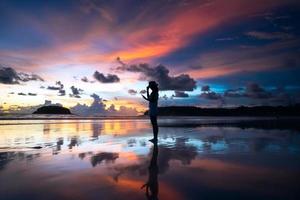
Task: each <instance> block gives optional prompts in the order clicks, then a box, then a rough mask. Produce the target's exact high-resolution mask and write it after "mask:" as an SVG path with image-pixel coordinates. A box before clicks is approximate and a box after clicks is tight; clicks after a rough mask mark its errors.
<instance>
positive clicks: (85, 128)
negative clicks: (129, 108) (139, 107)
mask: <svg viewBox="0 0 300 200" xmlns="http://www.w3.org/2000/svg"><path fill="white" fill-rule="evenodd" d="M234 119H235V120H237V118H234ZM234 119H233V118H225V119H224V118H218V119H215V120H213V118H206V119H204V118H203V119H201V118H191V117H188V118H180V117H177V118H172V117H169V118H162V119H160V120H159V141H158V144H157V156H155V155H154V153H155V152H154V151H153V148H154V145H153V144H152V143H151V142H149V141H148V140H149V139H151V138H152V129H151V125H150V123H149V121H148V119H147V118H134V119H114V120H113V119H71V120H70V119H53V120H46V119H35V120H2V121H0V196H1V199H2V198H3V199H5V200H6V199H124V197H126V199H147V198H149V196H147V195H146V188H142V186H143V185H144V184H145V183H147V182H148V181H149V180H153V178H155V180H156V182H155V185H156V187H157V188H158V191H157V198H158V199H217V198H224V199H297V198H298V197H299V195H300V192H299V190H298V187H299V178H298V177H299V175H300V159H299V155H300V134H299V129H298V127H296V126H295V127H294V128H293V127H290V128H289V127H278V126H272V125H269V126H259V125H256V126H254V125H253V124H257V123H252V125H251V123H250V121H253V120H249V118H245V119H243V120H242V121H243V123H242V124H244V125H243V126H241V123H229V122H230V121H233V120H234ZM251 119H253V118H251ZM222 120H223V121H225V122H227V123H212V122H214V121H215V122H216V121H221V122H223V121H222ZM261 120H266V119H261ZM268 120H269V121H270V120H271V119H268ZM205 121H206V122H210V123H203V122H205ZM237 121H241V120H237ZM200 122H202V124H201V123H200ZM247 122H249V123H248V124H249V126H246V127H245V124H247ZM262 124H266V123H262ZM274 124H276V123H275V122H274V123H273V125H274ZM154 158H155V161H156V162H155V163H156V165H157V166H156V167H157V169H158V170H156V171H155V173H153V171H151V170H150V169H151V167H150V163H152V164H153V159H154ZM141 188H142V189H141Z"/></svg>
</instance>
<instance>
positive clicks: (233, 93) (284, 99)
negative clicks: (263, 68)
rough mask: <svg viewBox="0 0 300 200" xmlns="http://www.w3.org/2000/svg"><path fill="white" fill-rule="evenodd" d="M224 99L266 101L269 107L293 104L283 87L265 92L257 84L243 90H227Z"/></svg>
mask: <svg viewBox="0 0 300 200" xmlns="http://www.w3.org/2000/svg"><path fill="white" fill-rule="evenodd" d="M224 97H229V98H242V97H243V98H248V99H256V100H264V101H267V102H268V104H269V105H273V104H274V105H289V104H293V98H292V96H291V94H289V93H288V92H287V91H286V90H285V88H284V87H277V88H276V89H273V90H267V89H265V88H263V87H262V86H261V85H259V84H257V83H248V84H247V85H246V87H245V88H237V89H229V90H226V91H225V92H224Z"/></svg>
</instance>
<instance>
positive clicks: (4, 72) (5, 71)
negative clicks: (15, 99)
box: [0, 66, 20, 84]
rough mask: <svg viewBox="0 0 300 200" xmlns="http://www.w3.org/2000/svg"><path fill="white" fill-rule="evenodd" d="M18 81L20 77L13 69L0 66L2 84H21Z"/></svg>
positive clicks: (0, 81)
mask: <svg viewBox="0 0 300 200" xmlns="http://www.w3.org/2000/svg"><path fill="white" fill-rule="evenodd" d="M18 80H20V77H19V76H18V74H17V72H16V71H15V70H14V69H13V68H10V67H2V66H0V83H3V84H19V82H18Z"/></svg>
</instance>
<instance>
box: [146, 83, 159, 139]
mask: <svg viewBox="0 0 300 200" xmlns="http://www.w3.org/2000/svg"><path fill="white" fill-rule="evenodd" d="M149 88H150V89H151V94H149ZM142 96H143V98H144V99H146V100H147V101H149V116H150V120H151V124H152V128H153V136H154V137H153V139H151V140H150V141H151V142H157V134H158V126H157V101H158V84H157V83H156V82H155V81H150V82H149V85H148V86H147V97H145V96H144V95H142Z"/></svg>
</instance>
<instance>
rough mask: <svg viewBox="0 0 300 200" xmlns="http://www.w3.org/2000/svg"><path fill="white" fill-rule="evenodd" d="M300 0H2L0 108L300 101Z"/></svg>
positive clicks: (93, 110) (129, 108) (113, 110)
mask: <svg viewBox="0 0 300 200" xmlns="http://www.w3.org/2000/svg"><path fill="white" fill-rule="evenodd" d="M299 11H300V3H299V1H297V0H264V1H261V0H251V1H250V0H226V1H224V0H155V1H153V0H122V1H120V0H119V1H116V0H99V1H97V0H78V1H72V0H57V1H56V0H51V1H50V0H49V1H47V0H45V1H38V0H26V1H22V0H0V112H11V113H12V112H14V113H16V112H20V113H29V112H32V110H34V109H36V108H37V107H38V106H42V105H50V104H57V105H63V106H65V107H68V108H71V110H73V111H74V112H77V113H80V114H85V115H90V114H97V113H102V114H105V115H120V114H124V115H135V114H140V113H142V112H143V111H145V110H146V109H147V102H145V101H144V100H143V99H142V98H141V94H143V93H144V92H145V88H146V86H147V84H148V81H150V80H155V81H157V82H158V84H159V89H160V93H159V95H160V99H159V106H170V105H181V106H183V105H186V106H201V107H236V106H242V105H244V106H257V105H272V106H273V105H274V106H276V105H292V104H296V103H300V79H299V74H300V73H299V72H300V56H299V55H300V37H299V35H300V25H299V22H298V21H299V19H300V12H299Z"/></svg>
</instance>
